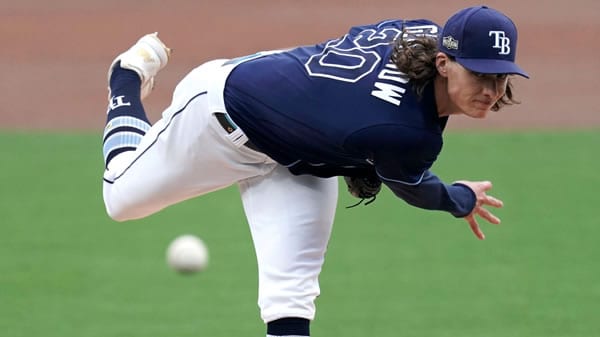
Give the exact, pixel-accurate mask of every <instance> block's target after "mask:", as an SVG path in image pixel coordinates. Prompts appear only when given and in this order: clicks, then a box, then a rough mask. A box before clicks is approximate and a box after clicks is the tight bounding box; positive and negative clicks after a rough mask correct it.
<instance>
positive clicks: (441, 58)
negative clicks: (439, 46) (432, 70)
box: [435, 52, 450, 77]
mask: <svg viewBox="0 0 600 337" xmlns="http://www.w3.org/2000/svg"><path fill="white" fill-rule="evenodd" d="M449 63H450V58H449V57H448V55H446V54H444V53H441V52H440V53H437V55H436V56H435V67H436V69H437V72H438V73H439V74H440V75H442V76H443V77H447V76H448V64H449Z"/></svg>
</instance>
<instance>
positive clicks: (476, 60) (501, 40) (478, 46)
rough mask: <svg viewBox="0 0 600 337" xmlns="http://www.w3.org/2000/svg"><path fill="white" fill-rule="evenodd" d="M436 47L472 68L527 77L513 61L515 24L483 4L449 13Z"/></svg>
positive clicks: (515, 34)
mask: <svg viewBox="0 0 600 337" xmlns="http://www.w3.org/2000/svg"><path fill="white" fill-rule="evenodd" d="M438 48H439V50H440V51H441V52H444V53H445V54H447V55H450V56H453V57H454V58H455V59H456V61H457V62H458V63H460V64H461V65H462V66H463V67H465V68H467V69H469V70H471V71H474V72H478V73H483V74H516V75H521V76H523V77H526V78H529V75H528V74H527V73H526V72H525V71H524V70H523V69H521V67H519V66H518V65H517V64H516V63H515V56H516V54H517V27H516V26H515V24H514V23H513V22H512V20H511V19H510V18H509V17H507V16H506V15H504V14H502V13H500V12H498V11H497V10H495V9H492V8H489V7H487V6H476V7H469V8H465V9H462V10H460V11H458V12H457V13H455V14H454V15H452V16H451V17H450V19H448V21H447V22H446V24H445V25H444V28H443V29H442V32H441V35H440V37H439V38H438Z"/></svg>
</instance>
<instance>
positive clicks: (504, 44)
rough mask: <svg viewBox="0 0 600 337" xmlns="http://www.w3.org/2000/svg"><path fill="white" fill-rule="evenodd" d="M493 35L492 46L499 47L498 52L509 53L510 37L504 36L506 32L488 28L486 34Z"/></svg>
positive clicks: (501, 53)
mask: <svg viewBox="0 0 600 337" xmlns="http://www.w3.org/2000/svg"><path fill="white" fill-rule="evenodd" d="M492 35H493V36H494V45H493V46H492V48H495V49H500V51H499V52H498V54H500V55H508V54H510V39H509V38H508V37H506V34H505V33H504V31H502V30H490V33H489V34H488V36H492Z"/></svg>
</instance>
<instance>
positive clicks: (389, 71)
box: [371, 61, 408, 106]
mask: <svg viewBox="0 0 600 337" xmlns="http://www.w3.org/2000/svg"><path fill="white" fill-rule="evenodd" d="M377 79H378V81H377V82H375V83H374V84H373V86H374V87H375V89H374V90H373V91H371V95H373V96H375V97H377V98H379V99H382V100H384V101H386V102H388V103H391V104H394V105H396V106H400V103H401V101H400V99H401V98H402V95H403V94H404V93H405V92H406V87H405V84H406V83H408V76H406V74H404V73H403V72H401V71H399V70H398V68H397V67H396V65H395V64H394V63H393V62H391V61H390V62H389V63H388V64H386V65H385V68H384V69H382V70H381V71H380V72H379V74H378V75H377Z"/></svg>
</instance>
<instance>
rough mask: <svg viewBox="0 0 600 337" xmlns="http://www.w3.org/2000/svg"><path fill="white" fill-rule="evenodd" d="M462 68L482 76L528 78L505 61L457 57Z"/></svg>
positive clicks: (521, 70)
mask: <svg viewBox="0 0 600 337" xmlns="http://www.w3.org/2000/svg"><path fill="white" fill-rule="evenodd" d="M456 61H457V62H458V63H460V64H461V65H462V66H463V67H465V68H467V69H469V70H471V71H474V72H477V73H482V74H511V75H520V76H523V77H525V78H529V75H528V74H527V73H526V72H525V71H524V70H523V69H521V67H519V66H518V65H517V64H516V63H514V62H511V61H506V60H492V59H473V58H461V57H457V58H456Z"/></svg>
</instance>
